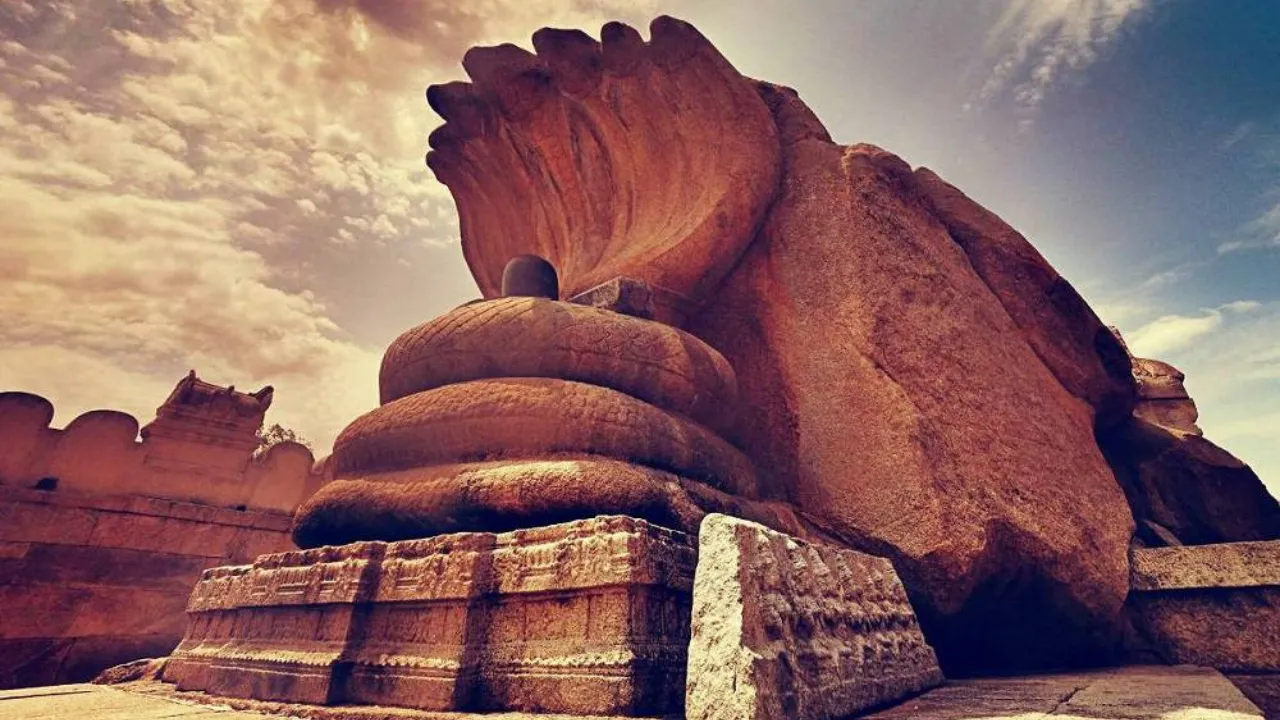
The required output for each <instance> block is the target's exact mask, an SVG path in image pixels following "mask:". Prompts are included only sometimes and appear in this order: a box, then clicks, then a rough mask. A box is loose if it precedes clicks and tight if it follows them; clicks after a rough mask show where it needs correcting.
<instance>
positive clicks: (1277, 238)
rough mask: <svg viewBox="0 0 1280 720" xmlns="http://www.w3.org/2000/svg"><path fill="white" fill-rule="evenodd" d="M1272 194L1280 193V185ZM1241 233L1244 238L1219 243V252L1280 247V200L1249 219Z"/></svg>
mask: <svg viewBox="0 0 1280 720" xmlns="http://www.w3.org/2000/svg"><path fill="white" fill-rule="evenodd" d="M1270 194H1271V195H1280V187H1277V188H1276V189H1274V190H1272V191H1271V193H1270ZM1240 234H1241V235H1242V236H1243V238H1242V239H1239V240H1232V241H1230V242H1225V243H1222V244H1221V245H1219V246H1218V254H1219V255H1225V254H1227V253H1233V252H1239V251H1241V250H1259V249H1264V248H1274V247H1280V202H1277V203H1276V204H1275V205H1273V206H1272V207H1271V208H1269V209H1268V210H1267V211H1266V212H1264V213H1262V214H1261V215H1259V216H1258V217H1256V218H1254V219H1253V220H1251V221H1249V222H1248V223H1247V224H1246V225H1245V226H1244V227H1243V228H1241V231H1240Z"/></svg>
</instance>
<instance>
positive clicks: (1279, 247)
mask: <svg viewBox="0 0 1280 720" xmlns="http://www.w3.org/2000/svg"><path fill="white" fill-rule="evenodd" d="M661 13H668V14H672V15H675V16H677V17H680V18H682V19H685V20H689V21H691V22H693V23H694V24H695V25H696V26H697V27H698V28H699V29H700V30H701V31H702V32H703V33H704V34H705V35H706V36H707V37H709V38H710V39H711V41H712V42H713V43H715V44H716V46H717V47H719V48H720V50H721V51H722V52H723V53H724V55H725V56H726V57H727V58H728V59H729V60H730V61H731V62H732V63H733V64H734V65H735V66H736V67H737V68H738V69H739V70H740V71H742V72H743V73H744V74H746V75H749V76H752V77H757V78H760V79H763V80H769V81H771V82H775V83H779V84H783V85H788V86H791V87H794V88H795V89H797V90H798V91H799V93H800V95H801V97H802V98H803V99H804V100H805V101H806V102H807V103H808V104H809V105H810V106H811V107H812V108H813V109H814V110H815V111H816V112H817V114H818V116H819V117H821V118H822V119H823V121H824V122H825V123H826V125H827V127H828V128H829V129H830V131H831V134H832V136H833V137H834V138H835V139H836V140H837V141H839V142H843V143H854V142H870V143H874V144H877V145H880V146H881V147H884V148H886V149H888V150H890V151H893V152H895V153H897V154H898V155H900V156H901V157H903V158H904V159H905V160H906V161H907V162H909V163H911V164H912V165H913V166H921V165H923V166H927V167H930V168H932V169H934V170H935V171H937V172H938V173H939V174H941V175H942V176H943V177H944V178H946V179H947V180H949V181H950V182H952V183H953V184H955V185H957V186H958V187H960V188H961V189H962V190H964V191H965V192H966V193H967V194H969V195H970V196H971V197H973V198H974V199H976V200H978V201H979V202H981V203H982V204H984V205H986V206H987V207H988V208H990V209H991V210H993V211H995V212H996V213H997V214H999V215H1000V216H1001V217H1003V218H1004V219H1005V220H1006V221H1008V222H1009V223H1010V224H1012V225H1013V226H1014V227H1016V228H1018V229H1019V230H1020V231H1021V232H1022V233H1023V234H1025V235H1026V236H1027V238H1028V239H1029V240H1030V241H1031V242H1032V243H1033V244H1034V245H1035V246H1036V247H1037V248H1038V249H1039V250H1040V252H1041V253H1042V254H1044V255H1045V257H1046V258H1048V260H1049V261H1050V262H1051V263H1052V264H1053V265H1054V266H1055V267H1056V268H1057V269H1058V270H1059V271H1060V272H1061V273H1062V274H1063V275H1064V276H1065V277H1067V278H1068V279H1069V280H1070V281H1071V282H1072V283H1073V284H1074V285H1075V286H1076V288H1077V289H1078V290H1079V291H1080V292H1081V293H1082V294H1083V295H1084V296H1085V298H1086V299H1087V300H1088V301H1089V302H1090V303H1091V304H1092V306H1093V307H1094V309H1095V310H1096V311H1097V312H1098V313H1099V315H1100V316H1101V317H1102V318H1103V320H1104V321H1106V322H1107V323H1109V324H1113V325H1116V326H1118V327H1119V328H1120V329H1121V330H1122V332H1123V334H1124V337H1125V338H1126V340H1127V342H1128V344H1129V346H1130V348H1131V349H1132V350H1133V351H1134V352H1135V353H1136V354H1138V355H1142V356H1146V357H1155V358H1158V359H1161V360H1165V361H1166V362H1170V363H1172V364H1173V365H1175V366H1177V367H1178V368H1180V369H1181V370H1183V371H1184V372H1185V373H1186V375H1187V380H1186V385H1187V389H1188V390H1189V392H1190V393H1191V395H1192V397H1194V398H1195V400H1196V402H1197V405H1198V406H1199V409H1200V415H1201V419H1200V425H1201V426H1202V427H1203V428H1204V430H1205V432H1206V436H1207V437H1208V438H1210V439H1211V440H1213V441H1214V442H1216V443H1218V444H1219V445H1222V446H1223V447H1225V448H1226V449H1228V450H1230V451H1231V452H1233V453H1235V454H1236V455H1237V456H1238V457H1240V458H1242V459H1243V460H1245V461H1246V462H1248V463H1250V464H1251V465H1252V466H1253V467H1254V469H1255V470H1256V471H1257V472H1258V474H1259V475H1260V476H1261V477H1262V479H1263V481H1264V482H1266V483H1268V485H1269V487H1270V488H1271V490H1272V492H1273V493H1274V494H1280V3H1277V2H1270V1H1266V0H969V1H966V2H954V1H946V0H933V1H932V2H925V1H923V0H919V1H916V0H808V1H803V2H802V1H799V0H794V1H793V0H683V1H676V2H668V1H666V0H634V1H626V0H473V1H472V2H467V3H456V2H453V1H452V0H416V1H415V0H237V1H236V2H228V1H227V0H4V2H0V138H3V142H2V143H0V201H2V203H3V205H2V207H3V210H0V287H2V288H3V290H0V389H21V390H26V391H29V392H36V393H39V394H41V395H44V396H45V397H47V398H49V399H51V400H52V401H53V402H54V404H55V406H56V408H57V413H58V414H57V417H56V419H55V424H56V425H62V424H65V423H67V422H69V421H70V420H71V419H73V418H74V417H75V416H76V415H78V414H80V413H81V412H84V411H86V410H90V409H94V408H115V409H121V410H125V411H127V412H131V413H133V414H135V415H136V416H138V417H139V418H140V419H141V420H143V421H144V422H145V421H147V420H149V419H150V418H151V417H152V416H153V414H154V410H155V407H156V406H157V405H158V404H159V403H160V402H161V401H162V400H163V399H164V397H165V396H166V395H167V394H168V391H169V390H170V389H171V388H172V386H173V384H174V383H175V382H177V380H178V379H179V378H180V377H181V376H182V375H184V374H185V373H186V371H187V370H188V369H191V368H195V369H196V370H197V371H198V372H199V373H200V375H201V377H202V378H205V379H207V380H209V381H211V382H217V383H220V384H224V385H225V384H234V385H236V386H237V387H239V388H241V389H257V388H258V387H260V386H262V385H265V384H271V385H274V386H275V387H276V394H275V404H274V406H273V407H272V409H271V412H270V415H269V416H268V422H279V423H281V424H284V425H286V426H289V427H292V428H295V429H296V430H297V431H299V432H300V433H301V434H302V435H303V436H305V437H307V438H309V439H310V440H311V441H312V443H313V445H314V446H315V447H316V449H317V451H318V454H323V453H325V452H327V449H328V447H329V445H330V444H331V443H332V440H333V438H334V436H335V435H336V434H337V432H338V431H340V430H341V428H342V427H343V426H344V425H345V424H346V423H347V422H349V421H350V420H351V419H353V418H354V417H355V416H356V415H358V414H360V413H362V412H364V411H366V410H368V409H370V408H372V407H373V406H375V405H376V404H377V387H376V384H377V368H378V363H379V360H380V357H381V354H382V351H383V349H384V348H385V347H386V345H387V344H388V343H389V342H390V341H391V340H392V339H393V338H394V337H395V336H396V335H398V334H399V333H400V332H402V331H403V330H405V329H407V328H409V327H411V326H413V325H415V324H417V323H419V322H422V321H424V320H427V319H430V318H432V317H434V316H436V315H439V314H441V313H443V312H446V311H447V310H449V309H450V308H452V307H454V306H456V305H458V304H460V303H462V302H465V301H467V300H470V299H472V298H475V297H477V296H478V294H479V293H478V291H477V290H476V287H475V284H474V282H473V281H472V280H471V277H470V275H469V274H468V272H467V270H466V266H465V263H464V262H463V259H462V253H461V250H460V247H459V240H458V225H457V218H456V215H455V211H454V207H453V203H452V200H451V199H450V197H449V194H448V191H447V190H446V189H445V188H444V187H443V186H441V185H440V184H438V183H437V182H436V181H435V180H434V178H433V177H432V176H431V174H430V172H429V171H428V170H427V169H426V167H425V165H424V163H423V154H424V153H425V151H426V138H427V135H428V133H429V132H430V131H431V130H432V129H433V128H434V127H436V126H437V125H438V124H439V122H440V121H439V119H438V118H437V117H436V116H435V115H434V114H433V113H432V112H431V111H430V109H429V108H428V107H427V106H426V103H425V101H424V97H423V92H424V90H425V88H426V86H427V85H429V84H432V83H437V82H443V81H448V80H453V79H461V78H463V73H462V69H461V66H460V60H461V58H462V54H463V53H464V52H465V50H466V49H467V48H468V47H470V46H472V45H477V44H494V43H499V42H516V43H518V44H521V45H524V46H526V47H529V46H530V43H529V37H530V35H531V34H532V32H533V31H534V30H535V29H537V28H538V27H542V26H544V25H545V26H555V27H580V28H583V29H586V30H587V31H588V32H591V33H593V34H597V33H598V29H599V27H600V25H601V24H603V23H604V22H606V21H608V20H623V21H625V22H629V23H631V24H633V25H635V26H636V27H638V28H641V30H642V31H644V29H645V28H646V27H647V24H648V21H649V20H650V19H652V18H653V17H654V16H656V15H658V14H661Z"/></svg>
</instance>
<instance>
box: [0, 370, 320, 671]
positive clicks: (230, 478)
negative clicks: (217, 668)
mask: <svg viewBox="0 0 1280 720" xmlns="http://www.w3.org/2000/svg"><path fill="white" fill-rule="evenodd" d="M270 399H271V389H270V388H263V389H262V390H260V391H258V392H257V393H240V392H236V391H235V390H234V388H222V387H219V386H216V385H211V384H209V383H205V382H203V381H201V380H199V379H198V378H197V377H196V376H195V374H194V372H193V373H192V374H190V375H188V376H187V377H185V378H183V379H182V380H181V381H179V382H178V384H177V386H176V387H175V388H174V391H173V393H172V394H171V395H170V396H169V398H168V399H166V400H165V402H164V404H162V405H161V406H160V408H159V409H158V410H157V413H156V414H157V417H156V420H155V421H153V422H151V423H149V424H148V425H147V426H145V427H141V428H140V427H139V423H138V420H137V419H135V418H134V417H133V416H131V415H128V414H126V413H122V412H117V411H113V410H94V411H91V412H87V413H85V414H83V415H80V416H79V417H77V418H75V419H74V420H72V421H71V422H70V423H69V424H68V425H67V426H66V427H65V428H61V429H59V428H53V427H50V422H51V421H52V419H53V410H54V409H53V404H52V403H50V402H49V401H48V400H46V399H45V398H42V397H40V396H38V395H32V394H29V393H23V392H4V393H0V609H3V611H4V612H3V613H0V688H10V687H25V686H32V685H46V684H57V683H65V682H81V681H85V680H89V679H91V678H92V677H94V676H95V675H96V674H97V673H98V672H100V671H101V670H103V669H105V668H107V667H110V666H112V665H116V664H119V663H122V662H127V661H130V660H135V659H137V658H141V657H157V656H161V655H165V654H167V653H168V652H169V651H170V650H172V649H173V647H174V646H175V645H177V643H178V641H179V640H180V639H181V638H182V632H183V627H184V619H185V614H184V607H185V604H186V600H187V597H188V595H189V593H190V591H191V587H192V585H193V584H194V583H195V582H196V581H197V580H198V579H199V577H200V573H201V572H202V571H203V570H204V569H206V568H209V567H213V566H217V565H225V564H228V563H244V562H250V561H252V560H253V559H254V558H255V557H257V556H258V555H261V554H264V553H271V552H280V551H284V550H288V549H290V548H291V547H292V542H291V541H290V539H289V528H290V524H291V520H292V513H293V510H294V509H295V508H296V507H297V505H298V504H299V503H301V502H302V500H303V499H305V498H306V497H307V496H308V495H310V494H311V493H313V492H315V490H316V489H317V488H319V486H320V485H321V484H322V483H323V482H324V475H323V472H322V471H321V470H320V469H319V468H318V467H317V466H316V463H315V462H314V458H313V457H312V455H311V451H310V450H308V449H307V448H306V447H305V446H303V445H300V444H298V443H291V442H286V443H280V444H277V445H274V446H272V447H270V448H269V449H268V450H267V451H266V452H264V453H261V454H260V455H259V456H258V457H254V454H255V452H254V451H255V450H256V449H257V447H258V444H259V441H258V439H257V431H258V429H259V428H260V427H261V424H262V418H263V415H264V414H265V412H266V409H267V407H268V406H269V405H270Z"/></svg>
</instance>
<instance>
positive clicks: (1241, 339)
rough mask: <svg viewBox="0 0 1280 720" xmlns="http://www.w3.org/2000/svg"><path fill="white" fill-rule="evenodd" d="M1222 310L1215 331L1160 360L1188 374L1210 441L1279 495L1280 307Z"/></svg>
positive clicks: (1245, 305)
mask: <svg viewBox="0 0 1280 720" xmlns="http://www.w3.org/2000/svg"><path fill="white" fill-rule="evenodd" d="M1220 309H1221V310H1222V311H1223V318H1222V322H1221V323H1220V324H1219V325H1217V327H1216V328H1215V329H1214V330H1213V331H1212V332H1209V333H1202V334H1200V335H1199V336H1197V337H1196V338H1195V341H1194V342H1188V343H1182V344H1180V345H1178V346H1177V347H1173V348H1168V349H1167V352H1166V353H1165V354H1164V355H1162V356H1160V359H1161V360H1165V361H1167V362H1169V363H1172V364H1173V365H1174V366H1176V367H1177V368H1178V369H1180V370H1182V371H1183V372H1185V373H1186V376H1187V379H1186V386H1187V391H1188V393H1189V394H1190V395H1191V397H1192V398H1194V399H1195V401H1196V406H1197V407H1198V408H1199V410H1200V418H1199V420H1198V421H1197V422H1198V424H1199V425H1200V427H1201V428H1203V429H1204V431H1205V437H1206V438H1208V439H1209V440H1212V441H1213V442H1215V443H1217V444H1218V445H1221V446H1222V447H1224V448H1226V449H1227V450H1228V451H1230V452H1232V453H1233V454H1235V455H1236V456H1237V457H1239V458H1240V459H1241V460H1244V461H1245V462H1247V463H1249V465H1251V466H1252V467H1253V469H1254V471H1255V472H1257V473H1258V476H1259V477H1261V478H1262V480H1263V482H1265V483H1266V484H1267V485H1268V487H1269V488H1270V490H1271V493H1272V494H1273V495H1276V496H1280V413H1277V411H1276V407H1275V398H1276V397H1277V395H1278V394H1280V302H1269V303H1256V302H1248V301H1245V302H1243V303H1241V302H1236V303H1230V304H1228V305H1225V306H1222V308H1220ZM1135 352H1137V351H1136V350H1135ZM1139 354H1143V353H1139Z"/></svg>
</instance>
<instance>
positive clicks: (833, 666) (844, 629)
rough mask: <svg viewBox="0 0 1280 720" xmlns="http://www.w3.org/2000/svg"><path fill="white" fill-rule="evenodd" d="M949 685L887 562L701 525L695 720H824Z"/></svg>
mask: <svg viewBox="0 0 1280 720" xmlns="http://www.w3.org/2000/svg"><path fill="white" fill-rule="evenodd" d="M940 682H942V671H941V670H939V669H938V660H937V658H936V657H935V655H934V653H933V648H931V647H929V645H928V643H927V642H926V641H925V638H924V635H923V634H922V633H921V632H920V626H919V624H918V623H917V621H916V617H915V613H914V612H913V611H912V609H911V603H910V601H908V599H907V594H906V590H905V589H903V587H902V582H901V581H900V580H899V579H898V576H897V574H896V573H895V572H894V570H893V565H892V564H891V563H890V562H889V561H888V560H885V559H884V558H877V557H873V556H871V555H866V554H863V553H859V552H855V551H852V550H844V549H840V548H835V547H830V546H823V545H817V544H810V543H806V542H804V541H800V540H797V539H795V538H791V537H788V536H786V535H783V534H781V533H778V532H775V531H772V530H769V529H768V528H766V527H764V526H762V525H757V524H755V523H750V522H746V521H743V520H739V519H737V518H733V517H729V516H726V515H718V514H713V515H708V516H707V518H706V519H705V520H703V522H702V529H701V532H700V533H699V536H698V569H697V574H696V575H695V579H694V589H693V637H692V640H691V642H690V644H689V675H688V685H687V690H686V698H685V717H686V718H688V720H827V719H829V718H839V717H844V716H847V715H849V714H851V713H853V712H856V711H858V710H862V709H865V708H868V707H872V706H876V705H881V704H884V703H886V702H890V701H893V700H897V699H900V698H902V697H904V696H906V695H910V694H912V693H917V692H920V691H921V690H924V689H927V688H929V687H932V686H934V685H937V684H939V683H940Z"/></svg>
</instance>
